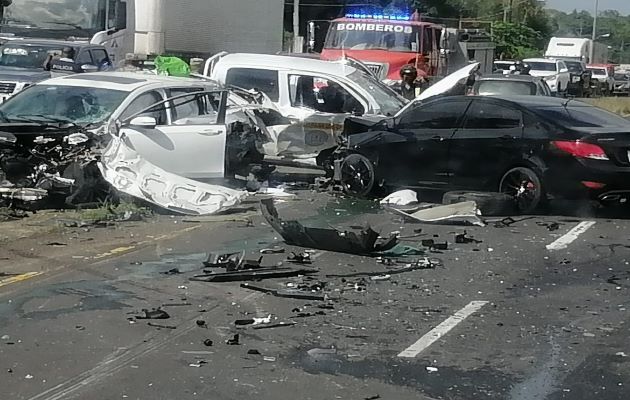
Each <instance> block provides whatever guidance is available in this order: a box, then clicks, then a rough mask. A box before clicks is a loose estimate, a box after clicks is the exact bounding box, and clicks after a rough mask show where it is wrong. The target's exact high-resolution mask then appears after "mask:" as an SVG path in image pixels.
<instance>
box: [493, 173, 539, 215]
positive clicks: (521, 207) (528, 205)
mask: <svg viewBox="0 0 630 400" xmlns="http://www.w3.org/2000/svg"><path fill="white" fill-rule="evenodd" d="M499 191H500V192H501V193H505V194H507V195H509V196H511V197H512V198H513V199H515V200H516V208H517V211H518V212H519V213H521V214H529V213H532V212H533V211H535V210H536V209H537V208H538V207H539V206H540V205H541V203H542V202H543V200H544V191H543V185H542V182H541V180H540V178H539V177H538V175H537V174H536V172H534V171H533V170H531V169H529V168H525V167H516V168H512V169H511V170H509V171H507V172H506V173H505V174H504V175H503V178H501V182H500V183H499Z"/></svg>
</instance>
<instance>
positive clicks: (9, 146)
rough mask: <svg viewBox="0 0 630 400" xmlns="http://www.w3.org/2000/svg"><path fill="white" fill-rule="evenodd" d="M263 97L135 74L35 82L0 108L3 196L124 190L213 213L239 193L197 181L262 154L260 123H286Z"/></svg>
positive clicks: (105, 194)
mask: <svg viewBox="0 0 630 400" xmlns="http://www.w3.org/2000/svg"><path fill="white" fill-rule="evenodd" d="M261 102H264V98H257V97H256V96H255V95H251V96H248V95H247V93H246V92H245V93H241V94H240V95H239V94H238V92H237V91H234V90H227V89H226V88H224V87H222V86H220V85H218V84H216V83H214V82H211V81H203V80H197V79H183V78H171V77H164V76H154V75H140V74H134V73H94V74H82V75H74V76H67V77H62V78H56V79H50V80H47V81H44V82H41V83H39V84H37V85H34V86H32V87H30V88H28V89H26V90H25V91H24V92H22V93H20V94H18V95H16V96H15V97H14V98H12V99H10V100H9V101H7V102H6V103H5V104H3V105H2V106H0V118H2V123H1V124H0V132H1V133H0V148H1V150H0V170H1V171H2V175H1V176H0V182H2V183H1V184H0V186H1V187H2V188H3V190H2V191H0V197H1V198H4V201H5V202H15V201H26V200H29V201H30V200H32V199H33V197H34V196H33V193H32V191H27V192H24V189H29V190H33V189H34V190H39V191H38V192H37V193H39V194H40V195H41V194H42V192H41V190H45V191H46V193H47V194H48V196H46V197H47V200H51V199H52V197H51V196H52V195H55V196H57V200H58V202H59V200H61V202H64V203H66V204H77V203H86V202H95V201H102V200H104V199H107V198H110V197H111V196H115V192H117V191H121V192H123V193H126V194H128V195H132V196H135V197H138V198H141V199H144V200H146V201H149V202H151V203H154V204H157V205H159V206H161V207H165V208H168V209H170V210H173V211H176V212H180V213H185V214H208V213H213V212H217V211H220V210H222V209H224V208H226V207H230V206H233V205H235V204H237V203H238V201H239V200H240V199H241V198H242V197H243V196H244V195H245V193H244V192H243V191H240V190H234V189H230V188H226V187H222V186H218V185H210V184H207V183H201V182H200V181H201V180H208V179H213V178H224V177H229V176H231V175H233V174H234V173H242V172H241V171H242V170H243V169H246V168H249V166H250V165H252V164H255V163H257V162H259V161H261V160H262V154H261V151H262V149H263V146H264V145H265V143H266V142H268V141H269V140H271V139H270V135H269V131H268V130H267V124H269V125H270V126H271V125H273V124H276V125H285V124H288V121H286V120H285V119H284V118H282V117H281V116H280V115H279V114H278V113H277V112H274V110H272V109H269V108H265V107H263V106H262V105H261V104H260V103H261ZM112 186H113V187H114V188H115V189H117V190H116V191H112V190H111V187H112ZM35 197H38V196H35ZM39 197H42V200H43V197H44V196H39Z"/></svg>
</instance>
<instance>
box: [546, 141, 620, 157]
mask: <svg viewBox="0 0 630 400" xmlns="http://www.w3.org/2000/svg"><path fill="white" fill-rule="evenodd" d="M551 143H552V144H553V145H554V146H555V147H556V148H557V149H558V150H561V151H563V152H565V153H568V154H571V155H572V156H574V157H578V158H589V159H591V160H609V158H608V156H607V155H606V152H605V151H604V149H602V148H601V147H599V146H598V145H596V144H592V143H586V142H582V141H579V140H555V141H553V142H551Z"/></svg>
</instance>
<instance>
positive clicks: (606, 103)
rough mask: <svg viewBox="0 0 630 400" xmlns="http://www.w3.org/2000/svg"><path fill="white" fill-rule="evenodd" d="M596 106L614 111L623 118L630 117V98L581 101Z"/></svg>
mask: <svg viewBox="0 0 630 400" xmlns="http://www.w3.org/2000/svg"><path fill="white" fill-rule="evenodd" d="M580 100H582V101H585V102H587V103H590V104H592V105H594V106H597V107H600V108H603V109H605V110H608V111H612V112H614V113H616V114H619V115H621V116H623V117H627V116H630V97H601V98H598V99H580Z"/></svg>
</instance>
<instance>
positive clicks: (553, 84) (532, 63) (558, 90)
mask: <svg viewBox="0 0 630 400" xmlns="http://www.w3.org/2000/svg"><path fill="white" fill-rule="evenodd" d="M523 62H524V63H526V64H528V65H529V67H530V68H531V70H530V72H529V74H530V75H532V76H539V77H542V78H543V79H544V80H545V81H546V82H547V85H549V88H550V89H551V92H552V93H553V94H554V96H558V97H564V96H565V95H566V94H567V90H568V89H569V82H570V81H571V74H570V73H569V69H568V68H567V65H566V64H565V63H564V61H562V60H555V59H548V58H528V59H525V60H523Z"/></svg>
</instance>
